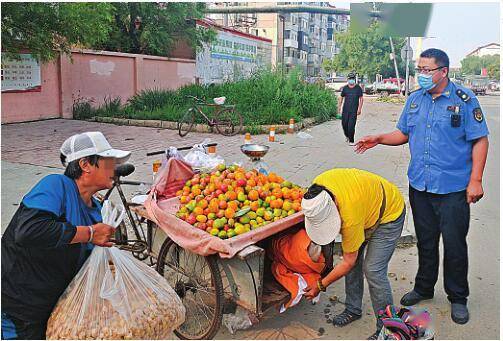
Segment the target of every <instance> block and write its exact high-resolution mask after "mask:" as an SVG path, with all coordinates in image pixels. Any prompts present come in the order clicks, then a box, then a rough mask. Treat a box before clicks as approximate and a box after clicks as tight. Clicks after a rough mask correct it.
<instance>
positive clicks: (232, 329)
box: [222, 307, 258, 335]
mask: <svg viewBox="0 0 503 341" xmlns="http://www.w3.org/2000/svg"><path fill="white" fill-rule="evenodd" d="M222 323H223V325H224V326H226V327H227V329H228V330H229V333H231V334H232V335H234V334H235V333H236V331H238V330H245V329H248V328H250V327H251V326H253V325H254V324H257V323H258V320H257V318H256V317H255V316H253V315H252V314H251V313H249V312H248V311H247V310H246V309H244V308H241V307H238V308H237V309H236V312H235V313H234V314H225V315H224V316H223V319H222Z"/></svg>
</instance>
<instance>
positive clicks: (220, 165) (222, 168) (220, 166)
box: [217, 163, 227, 172]
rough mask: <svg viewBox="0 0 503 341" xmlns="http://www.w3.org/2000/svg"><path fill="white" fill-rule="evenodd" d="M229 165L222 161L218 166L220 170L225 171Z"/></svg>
mask: <svg viewBox="0 0 503 341" xmlns="http://www.w3.org/2000/svg"><path fill="white" fill-rule="evenodd" d="M226 168H227V167H225V164H223V163H221V164H219V165H218V166H217V169H218V170H219V171H220V172H223V171H224V170H225V169H226Z"/></svg>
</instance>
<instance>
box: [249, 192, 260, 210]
mask: <svg viewBox="0 0 503 341" xmlns="http://www.w3.org/2000/svg"><path fill="white" fill-rule="evenodd" d="M248 196H249V195H248ZM250 208H251V210H252V211H253V212H256V211H257V210H258V209H259V208H260V205H259V203H258V201H253V202H252V203H251V204H250Z"/></svg>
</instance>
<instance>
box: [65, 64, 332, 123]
mask: <svg viewBox="0 0 503 341" xmlns="http://www.w3.org/2000/svg"><path fill="white" fill-rule="evenodd" d="M187 96H195V97H198V98H201V99H203V100H204V101H206V102H208V103H212V102H213V98H215V97H221V96H225V97H226V104H233V105H235V106H236V110H237V111H239V112H240V113H241V114H242V115H243V118H244V125H245V126H248V127H249V128H250V130H252V131H257V129H256V128H254V127H256V126H257V125H262V124H288V121H289V120H290V118H293V119H295V120H296V121H300V120H302V119H303V118H307V117H315V118H317V119H318V120H319V121H326V120H329V119H330V118H332V117H335V115H336V113H337V98H336V97H335V96H334V94H333V93H332V92H331V91H330V90H326V89H323V88H322V87H320V86H319V85H315V84H308V83H306V82H304V81H303V80H302V74H301V72H300V71H299V70H293V71H292V72H290V73H289V74H287V75H282V74H281V72H280V71H260V72H257V73H256V74H254V75H252V76H251V77H250V78H247V79H241V80H238V81H234V82H227V83H223V84H215V85H197V84H191V85H187V86H184V87H182V88H180V89H178V90H176V91H173V90H161V89H150V90H144V91H142V92H140V93H139V94H137V95H135V96H133V97H131V98H130V99H129V100H128V101H127V103H126V105H125V106H124V107H121V106H120V98H115V99H112V98H108V99H106V100H105V103H104V104H103V105H102V106H100V107H99V108H98V109H97V110H96V115H101V116H115V117H127V118H138V119H159V120H166V121H177V120H179V119H180V118H181V117H182V115H183V114H184V113H185V112H186V111H187V109H188V108H190V107H191V106H192V105H193V103H194V100H193V99H190V98H188V97H187ZM215 110H216V109H215V108H213V107H204V108H203V111H204V112H205V113H206V114H209V115H212V113H213V112H214V111H215ZM82 111H83V112H84V114H79V115H80V116H79V117H77V116H74V117H75V118H81V116H82V115H87V114H88V113H87V112H86V111H85V110H83V109H82ZM196 121H197V122H199V123H204V118H203V117H200V115H198V116H197V119H196Z"/></svg>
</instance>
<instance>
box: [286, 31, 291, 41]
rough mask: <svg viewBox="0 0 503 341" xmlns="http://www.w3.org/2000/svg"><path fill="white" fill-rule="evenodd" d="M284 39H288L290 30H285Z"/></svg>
mask: <svg viewBox="0 0 503 341" xmlns="http://www.w3.org/2000/svg"><path fill="white" fill-rule="evenodd" d="M285 39H290V30H286V31H285Z"/></svg>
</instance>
